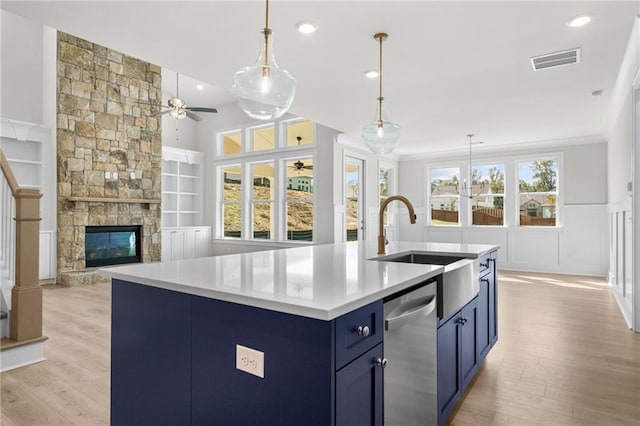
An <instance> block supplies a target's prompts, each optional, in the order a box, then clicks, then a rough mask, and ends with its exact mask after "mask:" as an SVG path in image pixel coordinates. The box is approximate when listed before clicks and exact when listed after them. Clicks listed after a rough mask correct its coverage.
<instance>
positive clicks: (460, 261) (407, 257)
mask: <svg viewBox="0 0 640 426" xmlns="http://www.w3.org/2000/svg"><path fill="white" fill-rule="evenodd" d="M371 260H378V261H380V262H400V263H419V264H423V265H441V266H444V275H443V278H442V283H441V284H440V283H439V285H438V317H440V318H447V317H448V316H450V315H451V314H453V313H455V312H456V311H458V309H460V308H461V307H462V306H464V305H466V304H467V303H468V302H469V301H470V300H471V299H473V298H474V297H476V295H477V294H478V291H479V290H480V282H479V281H478V271H479V265H478V259H468V258H465V257H461V256H452V255H443V254H439V253H432V252H417V251H416V252H405V253H398V254H392V255H388V256H381V257H376V258H373V259H371Z"/></svg>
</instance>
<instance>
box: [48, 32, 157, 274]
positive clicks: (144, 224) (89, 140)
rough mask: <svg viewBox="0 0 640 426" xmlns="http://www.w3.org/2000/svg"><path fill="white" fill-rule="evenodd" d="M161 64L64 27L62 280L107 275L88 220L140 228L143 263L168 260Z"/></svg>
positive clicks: (60, 74) (60, 63)
mask: <svg viewBox="0 0 640 426" xmlns="http://www.w3.org/2000/svg"><path fill="white" fill-rule="evenodd" d="M160 76H161V69H160V67H158V66H156V65H153V64H150V63H148V62H144V61H142V60H139V59H136V58H132V57H130V56H127V55H124V54H122V53H120V52H116V51H114V50H111V49H108V48H106V47H103V46H100V45H97V44H94V43H91V42H89V41H86V40H82V39H80V38H77V37H74V36H72V35H69V34H65V33H63V32H58V57H57V82H58V84H57V171H58V172H57V177H58V199H57V210H58V214H57V216H58V243H57V250H58V255H57V256H58V279H57V281H58V283H59V284H66V285H73V284H83V283H91V282H94V281H95V280H97V279H99V278H98V276H97V274H96V273H95V268H93V267H92V266H90V265H92V262H89V265H87V257H86V255H85V247H86V244H87V237H86V229H87V228H86V227H88V226H91V227H93V226H139V227H140V232H139V237H140V239H141V241H140V240H139V241H136V244H137V245H138V250H139V257H140V259H141V261H142V262H152V261H159V260H160V241H161V238H160V228H161V226H160V218H161V210H160V199H161V195H160V185H161V164H162V138H161V123H160V117H158V116H153V115H152V105H159V104H160V103H161V100H162V93H161V77H160Z"/></svg>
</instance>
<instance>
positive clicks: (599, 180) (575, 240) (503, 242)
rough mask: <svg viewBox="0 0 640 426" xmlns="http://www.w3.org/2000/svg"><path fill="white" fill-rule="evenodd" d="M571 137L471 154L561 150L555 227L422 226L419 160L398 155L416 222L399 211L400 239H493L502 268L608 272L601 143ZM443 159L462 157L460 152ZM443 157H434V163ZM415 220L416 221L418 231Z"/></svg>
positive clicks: (423, 177) (424, 187)
mask: <svg viewBox="0 0 640 426" xmlns="http://www.w3.org/2000/svg"><path fill="white" fill-rule="evenodd" d="M579 142H580V141H576V140H572V141H571V144H565V145H564V146H563V145H561V144H559V143H554V144H543V146H541V147H539V148H535V147H528V148H527V149H521V150H516V149H509V150H508V151H507V150H501V151H500V152H489V153H478V154H476V155H474V158H475V159H476V160H481V159H483V158H486V159H492V160H496V159H499V158H505V157H511V156H520V155H524V156H528V155H537V154H544V153H562V156H563V164H564V168H563V173H562V175H563V177H564V181H563V183H562V184H561V188H564V203H563V206H562V214H563V219H562V224H561V226H560V227H557V228H555V227H554V228H538V227H536V228H533V227H517V226H504V227H495V226H492V227H477V226H476V227H464V226H455V227H453V226H452V227H443V226H425V223H426V212H425V203H426V196H427V189H428V187H427V178H426V175H425V168H426V166H425V164H427V162H426V161H425V160H414V161H400V163H399V191H400V193H402V194H404V195H406V196H407V197H408V198H409V199H410V200H411V201H412V202H414V206H415V207H417V208H416V214H417V216H418V222H417V224H416V225H411V224H409V221H408V219H407V218H405V214H404V213H403V212H402V211H401V212H400V213H399V220H400V229H399V232H400V239H402V240H415V241H429V242H456V243H478V244H483V243H485V244H498V245H500V247H501V249H500V251H499V255H498V256H499V259H498V260H499V265H500V268H502V269H517V270H527V271H540V272H559V273H572V274H584V275H598V276H605V275H606V274H607V272H608V219H607V205H606V203H607V155H606V154H607V144H606V143H604V142H602V140H601V139H600V141H599V142H596V143H593V139H592V138H585V140H584V143H582V144H580V143H579ZM446 159H447V160H460V159H464V157H463V156H461V155H460V154H457V155H452V156H448V157H446ZM442 161H444V160H443V159H436V160H434V162H435V163H438V162H442ZM417 226H421V229H420V230H419V231H418V230H417V229H416V227H417Z"/></svg>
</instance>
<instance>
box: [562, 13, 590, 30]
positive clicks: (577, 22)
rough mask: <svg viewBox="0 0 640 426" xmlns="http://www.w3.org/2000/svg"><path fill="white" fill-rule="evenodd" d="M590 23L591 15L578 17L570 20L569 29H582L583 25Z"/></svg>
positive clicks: (568, 22)
mask: <svg viewBox="0 0 640 426" xmlns="http://www.w3.org/2000/svg"><path fill="white" fill-rule="evenodd" d="M589 22H591V16H590V15H578V16H574V17H573V18H571V19H569V20H568V21H567V26H568V27H574V28H575V27H581V26H583V25H587V24H588V23H589Z"/></svg>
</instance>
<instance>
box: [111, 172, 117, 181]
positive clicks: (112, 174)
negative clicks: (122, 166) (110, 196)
mask: <svg viewBox="0 0 640 426" xmlns="http://www.w3.org/2000/svg"><path fill="white" fill-rule="evenodd" d="M111 177H113V180H118V172H113V173H111Z"/></svg>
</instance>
